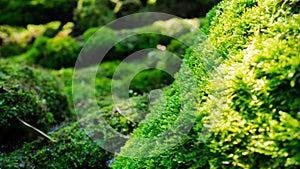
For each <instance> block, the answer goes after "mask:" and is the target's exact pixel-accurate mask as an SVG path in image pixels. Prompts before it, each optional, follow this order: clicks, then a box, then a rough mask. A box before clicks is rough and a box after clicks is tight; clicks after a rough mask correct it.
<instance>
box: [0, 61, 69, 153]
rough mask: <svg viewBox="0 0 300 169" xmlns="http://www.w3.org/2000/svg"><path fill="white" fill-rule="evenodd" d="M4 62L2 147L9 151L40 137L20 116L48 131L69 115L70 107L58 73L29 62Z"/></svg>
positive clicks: (0, 71) (0, 72)
mask: <svg viewBox="0 0 300 169" xmlns="http://www.w3.org/2000/svg"><path fill="white" fill-rule="evenodd" d="M0 62H1V65H0V75H1V76H0V79H1V81H0V91H1V92H0V95H1V101H0V112H1V114H0V116H1V122H0V126H1V130H0V131H1V139H0V140H1V149H2V150H4V151H9V150H12V149H14V148H16V147H18V145H21V144H22V143H23V142H24V141H29V140H32V139H33V138H36V134H35V133H32V132H30V131H28V130H26V129H24V128H23V124H21V123H20V121H18V119H17V117H18V118H20V119H22V120H24V121H25V122H27V123H29V124H31V125H33V126H35V127H37V128H38V129H40V130H42V131H45V132H46V131H49V129H50V127H51V126H52V125H54V124H58V123H60V122H62V121H64V120H66V119H67V118H69V117H70V111H69V107H68V102H67V99H66V97H65V95H63V94H62V93H61V92H60V91H61V90H60V88H59V87H58V86H57V84H56V80H55V79H54V77H52V76H49V75H46V74H45V73H39V71H40V70H35V69H32V68H30V67H27V66H21V65H19V64H14V63H10V62H7V61H4V60H0ZM2 150H1V151H2Z"/></svg>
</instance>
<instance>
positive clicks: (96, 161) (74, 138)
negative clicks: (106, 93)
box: [0, 96, 148, 168]
mask: <svg viewBox="0 0 300 169" xmlns="http://www.w3.org/2000/svg"><path fill="white" fill-rule="evenodd" d="M99 107H100V109H99V112H85V113H86V115H85V117H83V118H81V119H79V120H78V121H76V122H73V123H69V124H64V125H60V126H58V129H57V130H55V131H53V132H51V133H49V136H50V137H51V138H52V139H54V140H56V141H57V142H56V143H53V142H50V141H49V140H46V139H38V140H35V141H33V142H31V143H26V144H25V145H24V146H23V147H21V148H19V149H17V150H15V151H13V152H11V153H2V154H0V167H5V168H41V167H45V165H47V167H54V168H109V167H108V166H109V165H110V163H111V162H112V161H113V158H114V154H112V153H110V152H108V151H106V150H104V149H103V148H102V147H101V143H98V142H97V140H98V139H100V140H101V139H102V138H101V137H99V135H101V134H105V132H106V130H103V128H101V125H100V123H101V122H102V121H101V120H103V118H104V119H105V120H106V122H107V123H108V124H109V125H110V126H111V127H113V128H114V129H115V130H117V131H118V132H121V133H122V134H129V133H130V132H131V131H132V129H133V128H134V127H135V126H136V124H134V123H133V122H131V121H130V120H128V119H126V118H125V117H124V116H123V115H121V114H120V112H119V111H122V112H129V113H130V114H131V117H135V118H138V117H139V116H140V114H141V112H144V111H147V109H148V107H147V99H146V97H144V96H138V97H133V98H131V99H130V100H129V101H128V100H126V101H125V100H124V101H123V102H119V103H118V104H116V105H112V104H106V103H104V100H100V101H99ZM100 114H102V116H101V115H100ZM102 117H103V118H102ZM98 122H99V123H98ZM84 124H87V125H84ZM111 143H112V144H113V142H111Z"/></svg>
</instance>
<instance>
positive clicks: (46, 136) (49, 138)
mask: <svg viewBox="0 0 300 169" xmlns="http://www.w3.org/2000/svg"><path fill="white" fill-rule="evenodd" d="M16 118H17V119H18V120H19V121H20V122H21V123H22V124H24V125H25V126H26V127H29V128H30V129H32V130H34V131H36V132H38V133H39V134H40V135H42V136H43V137H45V138H47V139H48V140H50V141H51V142H53V143H57V141H56V140H54V139H52V138H51V137H50V136H48V135H47V134H45V133H44V132H42V131H41V130H39V129H37V128H35V127H33V126H32V125H30V124H28V123H26V122H25V121H23V120H22V119H20V118H19V117H17V116H16Z"/></svg>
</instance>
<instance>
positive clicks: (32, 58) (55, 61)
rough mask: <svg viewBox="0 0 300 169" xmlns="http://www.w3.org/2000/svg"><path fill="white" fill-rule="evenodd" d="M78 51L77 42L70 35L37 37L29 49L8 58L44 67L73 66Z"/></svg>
mask: <svg viewBox="0 0 300 169" xmlns="http://www.w3.org/2000/svg"><path fill="white" fill-rule="evenodd" d="M79 52H80V46H79V44H78V42H77V41H76V40H75V39H73V38H71V37H70V36H65V37H59V36H56V37H54V38H49V37H45V36H42V37H39V38H37V39H36V40H35V41H34V44H33V46H32V48H31V49H30V50H28V51H27V52H26V53H24V54H21V55H19V56H15V57H13V58H10V60H12V61H14V62H19V63H24V62H25V63H30V64H37V65H41V66H43V67H45V68H51V69H60V68H67V67H73V66H74V65H75V62H76V60H77V57H78V54H79Z"/></svg>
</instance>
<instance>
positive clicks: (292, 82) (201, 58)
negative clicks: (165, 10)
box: [112, 0, 300, 168]
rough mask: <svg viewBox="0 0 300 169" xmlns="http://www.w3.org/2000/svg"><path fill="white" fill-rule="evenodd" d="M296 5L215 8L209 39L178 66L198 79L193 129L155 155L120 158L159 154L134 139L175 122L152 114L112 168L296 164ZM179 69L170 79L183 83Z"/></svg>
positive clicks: (238, 1) (238, 0)
mask: <svg viewBox="0 0 300 169" xmlns="http://www.w3.org/2000/svg"><path fill="white" fill-rule="evenodd" d="M298 7H299V1H288V0H287V1H281V0H278V1H275V2H274V1H271V0H270V1H260V0H257V1H245V0H234V1H230V0H228V1H227V0H225V1H223V2H222V3H220V4H219V5H218V6H217V7H216V8H215V10H213V11H212V13H211V16H213V17H212V18H210V19H209V20H210V26H209V31H208V40H209V41H206V42H202V43H200V44H198V45H197V47H194V49H189V50H188V51H187V53H186V59H185V61H184V63H183V67H184V66H185V65H188V66H189V67H190V68H191V69H192V71H193V73H194V75H195V78H196V79H197V82H198V93H192V95H193V96H197V98H198V99H200V100H199V104H197V105H195V107H196V109H197V118H196V123H195V125H194V126H193V128H192V130H191V131H190V133H189V134H188V135H187V136H186V137H185V139H183V140H182V141H181V142H180V143H179V144H177V145H176V146H174V147H173V148H172V149H169V150H167V151H165V152H163V153H162V154H160V155H159V156H156V157H150V158H147V159H145V158H142V159H139V158H129V157H126V156H125V157H124V156H123V155H126V153H128V152H131V153H133V154H134V153H142V152H155V151H156V150H159V149H160V147H162V146H163V145H164V144H159V143H160V142H158V143H157V142H156V143H151V142H150V143H147V144H137V142H135V138H144V137H153V136H156V137H158V136H160V134H161V133H163V132H164V131H166V128H168V127H169V125H170V124H172V123H174V121H175V119H176V118H178V117H179V115H178V109H172V111H170V112H168V111H167V110H165V111H154V112H151V113H150V114H149V115H148V116H147V117H146V119H145V121H143V122H142V123H140V125H139V127H138V128H137V129H135V130H134V131H133V134H132V137H131V139H129V141H128V142H127V143H126V144H125V146H124V147H123V148H122V149H121V152H120V154H119V156H118V157H117V159H116V161H115V162H114V164H113V165H112V167H113V168H158V167H159V168H297V167H299V162H300V161H299V153H298V152H299V151H298V150H299V146H298V142H299V137H298V130H299V117H298V116H299V115H298V112H299V92H298V90H297V89H296V88H297V86H299V84H300V81H299V73H300V72H299V63H300V62H299V57H298V55H299V52H300V51H299V49H298V47H297V46H298V44H299V24H300V22H299V21H300V20H299V9H298ZM208 17H210V16H208ZM209 44H212V45H213V46H214V47H215V48H216V50H217V51H218V53H219V56H218V55H216V53H215V52H214V49H213V48H212V47H211V45H209ZM224 59H225V61H224V62H222V60H224ZM220 63H221V64H220ZM212 66H214V67H215V69H214V67H212ZM218 66H219V68H217V67H218ZM183 72H184V71H183V69H181V70H180V71H179V73H178V76H177V78H175V80H179V79H180V78H183V77H184V76H183V74H181V73H183ZM179 81H180V80H179ZM183 81H184V82H185V83H188V81H187V79H184V80H183ZM180 87H181V85H180ZM173 88H174V90H175V91H176V87H173ZM199 95H200V97H199ZM168 99H170V102H167V103H168V104H167V105H166V107H167V108H166V109H168V108H169V107H171V106H172V105H175V106H178V104H179V102H178V100H176V92H175V93H172V96H167V100H168ZM179 99H182V97H179ZM156 106H157V107H159V106H161V104H157V105H156ZM186 113H187V112H186ZM151 116H154V117H158V118H150V117H151ZM205 130H207V131H209V132H211V135H206V134H205V133H203V131H205ZM207 136H210V137H209V138H206V139H205V141H206V142H205V143H204V144H202V143H201V141H202V139H203V138H205V137H207ZM146 154H147V153H146Z"/></svg>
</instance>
